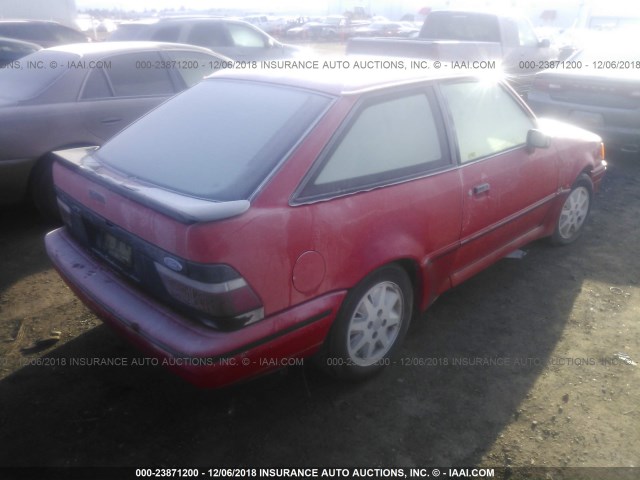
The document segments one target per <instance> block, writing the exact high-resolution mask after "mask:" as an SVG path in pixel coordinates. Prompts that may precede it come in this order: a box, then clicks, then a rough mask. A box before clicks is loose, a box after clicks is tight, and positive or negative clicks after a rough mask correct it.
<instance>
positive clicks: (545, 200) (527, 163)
mask: <svg viewBox="0 0 640 480" xmlns="http://www.w3.org/2000/svg"><path fill="white" fill-rule="evenodd" d="M440 91H441V93H442V96H443V98H444V100H445V103H446V104H447V107H448V110H449V113H450V117H451V120H452V124H453V130H454V132H455V139H456V143H457V148H458V157H459V161H460V174H461V180H462V194H463V215H462V226H461V231H460V248H459V250H458V253H457V256H456V260H455V262H454V263H455V268H454V273H453V275H452V283H453V284H454V285H456V284H458V283H460V282H462V281H464V280H465V279H467V278H469V277H470V276H472V275H473V274H475V273H477V272H478V271H480V270H482V269H483V268H485V267H486V266H487V265H489V264H491V263H493V262H494V261H495V260H497V259H498V258H501V257H502V256H504V255H505V254H507V253H509V251H510V250H515V249H516V248H518V247H520V246H521V245H522V244H524V243H527V242H528V241H529V240H530V239H533V238H536V234H539V233H540V231H541V229H542V223H543V221H544V219H545V217H546V215H547V213H548V211H549V208H550V207H551V200H552V199H553V198H555V194H556V191H557V188H558V163H557V158H556V155H555V151H553V150H552V149H551V148H548V149H535V150H532V149H530V148H528V147H527V145H526V138H527V132H528V131H529V130H531V129H533V128H535V126H536V123H535V118H534V117H533V115H532V114H531V113H530V112H529V111H528V110H527V109H526V108H525V107H524V106H523V105H522V104H521V103H520V101H519V100H518V99H517V98H516V96H515V95H514V94H513V93H512V91H511V90H509V89H507V88H506V87H505V86H504V85H502V84H501V83H498V82H484V81H479V80H464V81H463V80H460V81H455V82H448V83H444V84H442V85H441V90H440Z"/></svg>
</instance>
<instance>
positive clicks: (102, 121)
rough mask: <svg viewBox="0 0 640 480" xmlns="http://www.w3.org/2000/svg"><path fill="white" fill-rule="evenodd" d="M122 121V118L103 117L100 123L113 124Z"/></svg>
mask: <svg viewBox="0 0 640 480" xmlns="http://www.w3.org/2000/svg"><path fill="white" fill-rule="evenodd" d="M121 121H122V119H121V118H103V119H102V120H100V123H103V124H105V125H112V124H114V123H118V122H121Z"/></svg>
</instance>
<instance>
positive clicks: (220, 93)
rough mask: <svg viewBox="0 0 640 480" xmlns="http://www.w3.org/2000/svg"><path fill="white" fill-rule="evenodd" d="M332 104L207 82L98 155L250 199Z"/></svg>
mask: <svg viewBox="0 0 640 480" xmlns="http://www.w3.org/2000/svg"><path fill="white" fill-rule="evenodd" d="M330 101H331V99H330V98H329V97H327V96H324V95H320V94H317V93H314V92H310V91H306V90H301V89H295V88H285V87H278V86H273V85H267V84H260V83H253V82H247V81H232V80H227V79H210V80H207V81H204V82H202V83H201V84H199V85H196V86H195V87H193V88H192V89H190V90H187V91H186V92H184V93H183V94H181V95H179V96H178V97H176V98H175V99H173V100H171V101H169V102H167V103H165V104H163V105H162V106H160V107H159V108H157V109H156V110H154V111H153V112H152V113H151V114H149V115H147V116H145V117H143V118H142V119H140V120H139V121H138V122H136V123H134V124H133V125H131V126H130V127H129V128H127V129H126V130H124V131H123V132H121V133H120V134H119V135H117V136H116V137H114V138H113V139H112V140H111V141H110V142H108V143H107V144H105V145H104V146H103V147H102V148H101V149H100V150H99V151H98V152H97V158H98V160H99V161H100V162H103V163H104V164H106V165H108V166H110V167H113V168H115V169H116V170H118V171H120V172H122V173H124V174H125V175H126V176H129V177H133V178H135V179H138V180H140V181H142V182H144V183H150V184H152V185H155V186H158V187H161V188H164V189H168V190H171V191H175V192H178V193H182V194H186V195H189V196H194V197H198V198H205V199H209V200H216V201H231V200H241V199H248V198H249V197H250V196H251V194H252V193H253V192H254V191H255V190H256V189H257V188H258V187H259V185H260V184H261V183H262V182H263V181H264V180H265V179H266V178H267V176H268V175H269V173H270V172H271V171H273V169H274V168H275V167H276V165H278V163H279V162H280V161H281V160H282V159H283V158H284V156H285V155H286V154H287V152H288V151H289V150H290V149H291V148H292V147H293V146H294V145H295V144H296V142H297V141H298V140H299V139H300V138H301V136H302V135H303V134H304V133H305V131H306V130H307V129H308V128H309V127H310V125H311V124H312V123H313V122H314V120H315V119H317V118H319V116H320V115H321V114H322V112H323V111H324V110H325V109H326V107H327V106H328V104H329V102H330Z"/></svg>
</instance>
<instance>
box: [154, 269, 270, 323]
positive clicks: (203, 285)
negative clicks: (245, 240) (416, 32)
mask: <svg viewBox="0 0 640 480" xmlns="http://www.w3.org/2000/svg"><path fill="white" fill-rule="evenodd" d="M155 266H156V270H157V272H158V275H159V276H160V279H161V280H162V284H163V285H164V288H165V289H166V291H167V293H168V294H169V295H170V296H171V297H172V298H173V299H174V300H176V301H178V302H180V303H182V304H184V305H185V306H187V307H189V308H190V309H193V310H194V311H195V312H197V313H198V315H197V317H198V320H200V321H201V322H203V323H205V324H206V325H208V326H211V327H215V328H221V329H236V328H241V327H244V326H247V325H250V324H252V323H255V322H257V321H259V320H262V319H263V318H264V307H263V305H262V302H261V301H260V298H259V297H258V295H256V293H255V292H254V291H253V289H252V288H251V287H250V286H249V284H248V283H247V282H246V280H245V279H244V278H242V276H241V275H240V274H239V273H238V272H236V271H235V270H234V269H233V268H231V267H229V266H227V265H198V266H193V265H190V266H189V267H188V271H187V272H177V271H174V270H173V269H171V268H167V267H166V266H164V265H161V264H159V263H157V262H155ZM200 314H201V315H200Z"/></svg>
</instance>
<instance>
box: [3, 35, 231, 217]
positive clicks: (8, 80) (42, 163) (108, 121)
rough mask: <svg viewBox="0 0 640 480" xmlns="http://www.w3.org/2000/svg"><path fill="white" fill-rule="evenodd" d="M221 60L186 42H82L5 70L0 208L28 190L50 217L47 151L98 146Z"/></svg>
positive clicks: (53, 206)
mask: <svg viewBox="0 0 640 480" xmlns="http://www.w3.org/2000/svg"><path fill="white" fill-rule="evenodd" d="M224 60H226V61H229V60H228V59H225V58H224V57H221V56H219V55H215V54H213V53H212V52H211V51H209V50H206V49H204V48H199V47H193V46H190V45H173V44H161V43H152V42H131V43H121V42H118V43H86V44H73V45H66V46H61V47H55V48H50V49H45V50H40V51H39V52H36V53H33V54H31V55H28V56H26V57H23V58H22V59H20V60H18V61H17V62H18V63H15V62H14V64H11V66H12V68H3V69H2V70H0V205H1V204H9V203H14V202H19V201H21V200H23V199H24V198H25V196H26V195H27V193H30V194H31V196H32V198H33V200H34V201H35V203H36V205H37V206H38V208H39V209H40V210H41V211H42V212H43V213H44V214H45V215H47V214H48V215H55V213H56V212H57V207H56V204H55V196H54V195H53V191H52V186H51V179H50V176H51V159H50V156H49V153H50V152H52V151H53V150H57V149H60V148H67V147H69V146H72V145H75V146H81V145H102V143H103V142H104V141H105V140H107V139H108V138H110V137H112V136H113V135H114V134H116V133H117V132H118V131H120V130H122V129H123V128H124V127H125V126H127V125H128V124H129V123H131V122H132V121H133V120H135V119H136V118H138V117H139V116H141V115H142V114H143V113H146V112H147V111H149V110H151V109H152V108H153V107H155V106H157V105H159V104H160V103H161V102H163V101H164V100H166V99H167V98H169V97H170V96H172V95H174V94H175V93H177V92H179V91H182V90H184V89H185V88H187V87H190V86H192V85H194V84H195V83H197V82H198V81H200V80H201V79H202V78H203V76H205V75H207V74H209V73H211V72H213V71H215V70H216V69H217V68H218V67H219V66H220V65H219V63H220V62H221V61H224ZM174 67H175V68H174Z"/></svg>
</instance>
